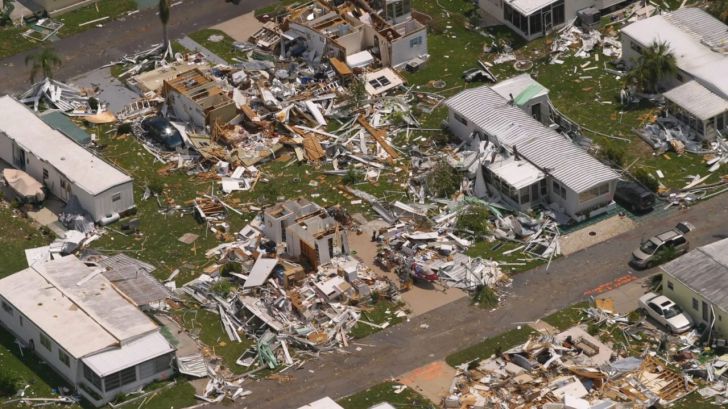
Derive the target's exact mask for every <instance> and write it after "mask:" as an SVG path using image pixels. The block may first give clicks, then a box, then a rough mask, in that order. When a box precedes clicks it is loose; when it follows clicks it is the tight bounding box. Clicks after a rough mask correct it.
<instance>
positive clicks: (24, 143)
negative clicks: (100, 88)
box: [0, 95, 132, 196]
mask: <svg viewBox="0 0 728 409" xmlns="http://www.w3.org/2000/svg"><path fill="white" fill-rule="evenodd" d="M0 112H2V113H3V118H6V120H3V121H0V132H2V133H5V134H6V135H7V136H8V138H10V139H12V140H14V141H15V143H17V144H18V145H19V146H21V147H22V148H23V149H25V150H27V151H28V152H29V153H32V154H33V155H35V156H37V157H38V158H40V159H42V160H44V161H46V162H47V163H49V164H50V165H51V166H53V167H54V168H56V169H57V170H58V171H59V172H61V173H62V174H63V175H64V176H65V177H67V178H68V179H69V180H70V182H71V183H72V184H74V185H76V186H78V187H80V188H82V189H83V190H85V191H86V192H88V193H89V194H91V195H94V196H95V195H98V194H100V193H103V192H105V191H107V190H109V189H111V188H113V187H116V186H119V185H122V184H125V183H129V182H131V181H132V179H131V178H130V177H129V176H128V175H126V174H124V173H123V172H121V171H120V170H118V169H117V168H115V167H113V166H111V165H110V164H108V163H107V162H105V161H104V160H102V159H101V158H99V157H97V156H96V155H94V154H93V153H91V152H89V151H88V150H86V149H84V148H83V147H81V146H79V145H78V144H77V143H75V142H73V141H72V140H70V139H69V138H67V137H66V136H65V135H63V134H61V133H60V132H58V131H56V130H55V129H53V128H51V127H50V126H48V124H46V123H45V122H43V121H42V120H41V119H40V118H38V117H37V116H36V115H35V114H34V113H33V112H31V111H30V110H29V109H28V108H27V107H26V106H25V105H23V104H21V103H20V102H18V101H16V100H15V99H13V98H12V97H11V96H9V95H5V96H2V97H0ZM10 118H12V119H11V120H8V119H10Z"/></svg>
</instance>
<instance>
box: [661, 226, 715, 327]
mask: <svg viewBox="0 0 728 409" xmlns="http://www.w3.org/2000/svg"><path fill="white" fill-rule="evenodd" d="M660 268H661V269H662V271H663V274H662V293H663V294H665V295H666V296H667V297H668V298H670V299H671V300H673V301H675V302H676V303H677V304H678V305H680V307H682V309H683V311H685V312H686V313H688V314H690V316H691V317H692V318H693V320H694V321H695V322H696V323H698V324H700V323H703V324H706V325H708V326H710V325H713V331H714V333H716V335H717V336H722V337H726V336H728V239H723V240H720V241H716V242H714V243H711V244H708V245H706V246H702V247H699V248H697V249H695V250H692V251H690V252H688V253H687V254H685V255H683V256H681V257H678V258H677V259H675V260H673V261H671V262H669V263H667V264H665V265H663V266H662V267H660Z"/></svg>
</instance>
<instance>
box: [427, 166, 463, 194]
mask: <svg viewBox="0 0 728 409" xmlns="http://www.w3.org/2000/svg"><path fill="white" fill-rule="evenodd" d="M460 181H461V178H460V175H458V173H457V171H455V169H453V168H452V166H450V165H448V164H447V163H446V162H444V161H443V162H439V163H438V164H437V165H435V167H434V168H433V169H432V171H431V172H430V174H429V175H427V178H426V183H427V191H428V192H430V193H431V194H432V195H434V196H436V197H450V196H452V195H453V193H455V192H457V191H458V190H460Z"/></svg>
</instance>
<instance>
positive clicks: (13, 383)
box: [0, 371, 18, 397]
mask: <svg viewBox="0 0 728 409" xmlns="http://www.w3.org/2000/svg"><path fill="white" fill-rule="evenodd" d="M17 391H18V380H17V379H15V378H13V377H12V376H11V375H10V374H8V373H3V371H0V396H3V397H6V396H13V395H15V392H17Z"/></svg>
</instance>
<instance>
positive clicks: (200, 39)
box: [189, 28, 242, 64]
mask: <svg viewBox="0 0 728 409" xmlns="http://www.w3.org/2000/svg"><path fill="white" fill-rule="evenodd" d="M213 35H219V36H222V37H223V39H222V40H221V41H217V42H214V41H210V36H213ZM189 37H190V38H191V39H193V40H195V41H196V42H197V43H198V44H200V45H201V46H203V47H205V48H207V49H208V50H210V51H212V53H213V54H215V55H217V56H218V57H220V58H222V59H223V60H225V61H227V62H228V63H231V64H232V63H234V62H235V61H234V60H233V57H237V58H240V57H242V53H241V52H239V51H237V50H236V49H235V48H234V47H233V43H234V42H235V40H233V39H232V38H231V37H230V36H229V35H227V34H225V33H223V32H222V31H220V30H214V29H211V28H206V29H203V30H200V31H196V32H194V33H192V34H190V35H189Z"/></svg>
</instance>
